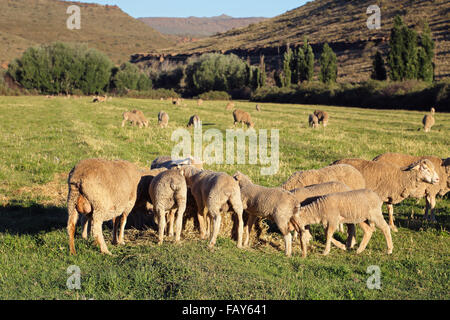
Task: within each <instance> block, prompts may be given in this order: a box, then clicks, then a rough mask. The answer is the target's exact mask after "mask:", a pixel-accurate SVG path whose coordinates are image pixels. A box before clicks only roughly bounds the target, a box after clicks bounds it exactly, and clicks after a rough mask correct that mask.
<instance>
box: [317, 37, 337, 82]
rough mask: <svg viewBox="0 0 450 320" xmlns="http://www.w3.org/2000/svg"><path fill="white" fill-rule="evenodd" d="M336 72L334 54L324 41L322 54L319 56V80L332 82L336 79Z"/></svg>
mask: <svg viewBox="0 0 450 320" xmlns="http://www.w3.org/2000/svg"><path fill="white" fill-rule="evenodd" d="M337 72H338V71H337V58H336V54H335V53H334V52H333V50H332V49H331V48H330V46H329V45H328V43H325V45H324V46H323V52H322V55H321V56H320V75H319V80H320V81H321V82H323V83H327V84H330V83H334V82H336V79H337Z"/></svg>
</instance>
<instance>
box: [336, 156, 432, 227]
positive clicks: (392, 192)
mask: <svg viewBox="0 0 450 320" xmlns="http://www.w3.org/2000/svg"><path fill="white" fill-rule="evenodd" d="M334 164H349V165H352V166H353V167H355V168H356V169H357V170H359V171H360V172H361V174H362V175H363V177H364V179H365V181H366V188H367V189H370V190H372V191H374V192H376V193H377V194H378V196H379V197H380V198H381V200H382V201H383V202H385V203H386V204H397V203H400V202H402V201H403V200H404V199H406V198H408V197H409V196H410V195H412V194H414V192H415V191H416V190H417V189H418V188H423V185H424V184H425V183H430V184H437V183H439V176H438V175H437V173H436V171H435V169H434V165H433V163H432V162H431V161H430V160H427V159H423V160H420V161H418V162H415V163H413V164H411V165H410V166H409V167H406V168H400V167H399V166H396V165H394V164H391V163H384V162H378V161H368V160H363V159H343V160H338V161H336V162H334ZM392 209H393V207H391V209H389V226H390V227H391V229H392V231H394V232H396V231H397V228H396V227H395V225H394V217H393V214H394V213H393V210H392Z"/></svg>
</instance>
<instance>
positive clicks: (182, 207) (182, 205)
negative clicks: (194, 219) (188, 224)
mask: <svg viewBox="0 0 450 320" xmlns="http://www.w3.org/2000/svg"><path fill="white" fill-rule="evenodd" d="M177 204H178V209H177V219H176V221H175V242H179V241H180V239H181V229H182V228H183V215H184V212H185V211H186V199H185V198H183V197H181V198H180V199H177ZM172 223H173V222H172Z"/></svg>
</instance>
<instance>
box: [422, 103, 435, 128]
mask: <svg viewBox="0 0 450 320" xmlns="http://www.w3.org/2000/svg"><path fill="white" fill-rule="evenodd" d="M434 112H435V110H434V108H431V114H427V115H425V116H424V117H423V119H422V123H423V129H424V131H425V132H430V131H431V127H432V126H434V124H435V120H434Z"/></svg>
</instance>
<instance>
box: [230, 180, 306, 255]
mask: <svg viewBox="0 0 450 320" xmlns="http://www.w3.org/2000/svg"><path fill="white" fill-rule="evenodd" d="M233 178H234V179H235V180H236V181H237V182H238V183H239V187H240V189H241V199H242V206H243V209H244V210H245V211H246V212H247V213H248V221H247V225H246V227H245V240H244V247H247V246H248V244H249V238H250V233H251V231H252V226H253V223H254V222H255V219H256V218H257V217H263V218H269V219H271V220H273V221H275V223H276V224H277V226H278V229H279V230H280V232H281V234H282V235H283V237H284V242H285V253H286V256H288V257H290V256H291V254H292V235H291V232H290V231H291V223H290V220H291V218H292V217H293V215H294V213H296V212H297V211H298V210H299V209H300V204H299V202H298V201H297V200H296V199H295V197H294V196H293V195H292V193H290V192H288V191H286V190H284V189H282V188H267V187H263V186H259V185H256V184H253V183H252V181H251V180H250V178H249V177H247V176H246V175H244V174H243V173H241V172H239V171H238V172H236V173H235V174H234V175H233Z"/></svg>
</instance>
